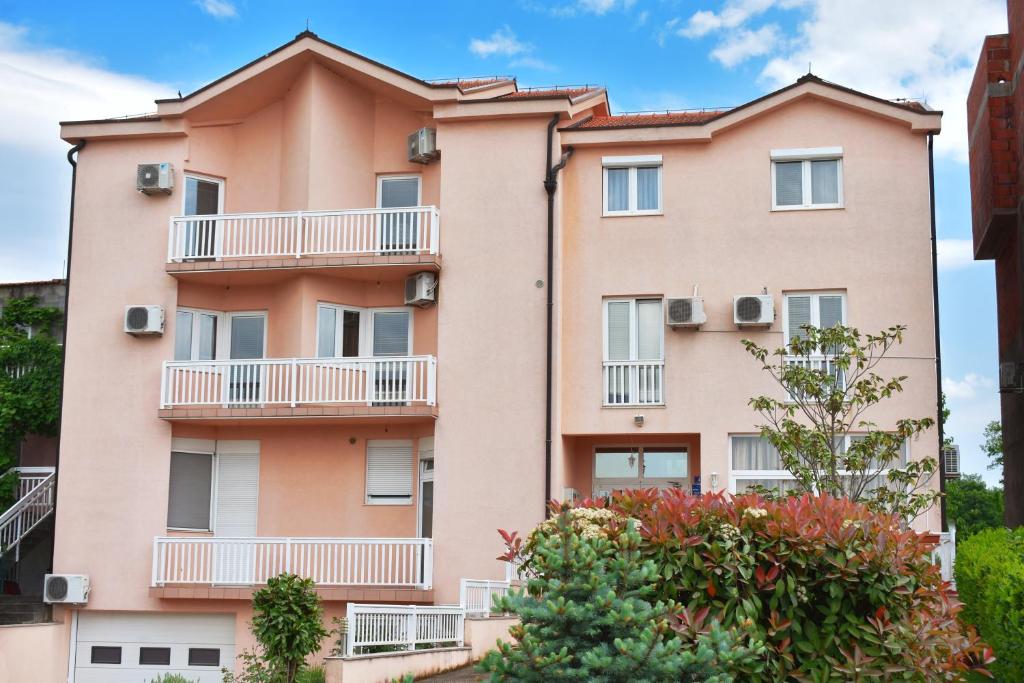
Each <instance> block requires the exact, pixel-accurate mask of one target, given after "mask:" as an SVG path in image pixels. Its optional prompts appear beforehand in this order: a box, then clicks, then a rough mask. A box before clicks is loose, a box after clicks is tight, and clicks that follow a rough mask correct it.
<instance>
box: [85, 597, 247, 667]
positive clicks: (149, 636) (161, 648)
mask: <svg viewBox="0 0 1024 683" xmlns="http://www.w3.org/2000/svg"><path fill="white" fill-rule="evenodd" d="M234 659H235V615H233V614H173V613H160V614H154V613H133V612H80V613H79V615H78V646H77V648H76V650H75V679H74V681H75V683H140V682H145V683H148V682H149V681H151V680H153V679H154V678H156V677H157V675H159V674H168V673H180V674H183V675H184V676H185V677H186V678H187V679H188V680H190V681H198V682H199V683H220V681H221V680H222V674H221V673H220V669H221V667H223V666H226V667H228V668H233V664H234Z"/></svg>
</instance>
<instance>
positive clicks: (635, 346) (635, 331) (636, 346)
mask: <svg viewBox="0 0 1024 683" xmlns="http://www.w3.org/2000/svg"><path fill="white" fill-rule="evenodd" d="M638 301H659V302H660V303H661V312H662V319H663V320H664V314H665V298H664V297H662V296H635V297H610V298H606V299H604V301H603V303H602V306H601V311H602V314H601V360H602V361H603V362H606V363H608V362H617V361H613V360H611V359H610V358H608V304H611V303H628V304H629V356H630V357H629V358H628V359H626V360H627V361H638V362H640V361H645V360H647V361H659V360H660V361H662V362H664V360H665V326H664V325H662V326H661V344H660V347H661V353H660V354H659V357H658V358H640V357H639V355H640V343H639V341H640V339H639V337H640V319H639V316H637V302H638Z"/></svg>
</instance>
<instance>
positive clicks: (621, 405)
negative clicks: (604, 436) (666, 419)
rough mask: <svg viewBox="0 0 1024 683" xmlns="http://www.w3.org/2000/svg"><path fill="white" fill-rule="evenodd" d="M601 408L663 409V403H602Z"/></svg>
mask: <svg viewBox="0 0 1024 683" xmlns="http://www.w3.org/2000/svg"><path fill="white" fill-rule="evenodd" d="M601 407H602V408H629V409H630V410H636V409H637V408H664V407H665V404H664V403H602V404H601Z"/></svg>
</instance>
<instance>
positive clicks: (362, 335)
mask: <svg viewBox="0 0 1024 683" xmlns="http://www.w3.org/2000/svg"><path fill="white" fill-rule="evenodd" d="M321 308H330V309H333V310H334V311H335V319H334V355H333V356H324V357H325V358H328V357H329V358H344V356H339V355H338V345H339V343H340V342H341V338H342V330H343V329H344V325H345V316H344V313H345V311H350V312H353V313H358V314H359V344H358V346H359V353H358V355H357V356H355V357H356V358H363V357H365V356H366V349H367V334H366V332H367V330H368V329H369V323H368V322H367V319H368V318H369V317H370V311H373V310H376V309H372V308H363V307H361V306H349V305H348V304H336V303H332V302H330V301H317V302H316V335H314V339H313V355H314V357H317V358H319V357H320V356H319V355H318V354H319V353H320V309H321ZM410 320H411V317H410Z"/></svg>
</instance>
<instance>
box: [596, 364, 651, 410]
mask: <svg viewBox="0 0 1024 683" xmlns="http://www.w3.org/2000/svg"><path fill="white" fill-rule="evenodd" d="M664 403H665V361H663V360H621V361H620V360H606V361H605V362H604V404H605V405H606V406H647V405H662V404H664Z"/></svg>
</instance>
